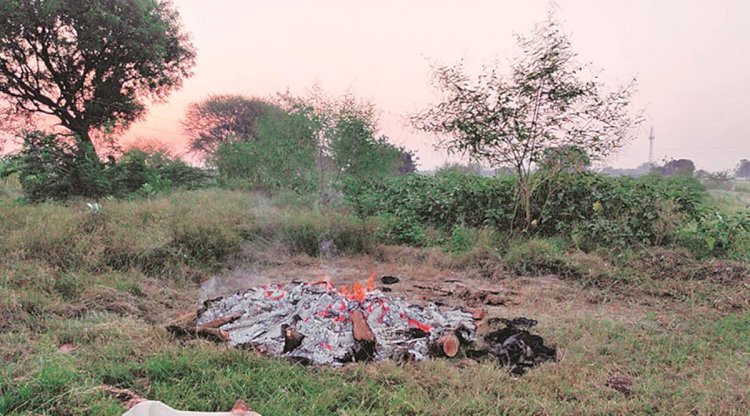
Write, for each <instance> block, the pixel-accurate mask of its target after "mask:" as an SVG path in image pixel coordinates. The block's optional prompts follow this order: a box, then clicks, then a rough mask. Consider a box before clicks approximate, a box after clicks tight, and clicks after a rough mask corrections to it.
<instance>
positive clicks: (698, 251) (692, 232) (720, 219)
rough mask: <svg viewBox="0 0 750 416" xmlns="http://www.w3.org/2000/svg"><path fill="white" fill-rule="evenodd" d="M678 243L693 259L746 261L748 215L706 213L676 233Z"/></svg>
mask: <svg viewBox="0 0 750 416" xmlns="http://www.w3.org/2000/svg"><path fill="white" fill-rule="evenodd" d="M678 243H679V244H680V245H682V246H683V247H686V248H688V249H689V250H690V251H691V252H692V253H693V254H694V255H696V256H698V257H700V258H704V257H728V258H732V259H736V260H744V261H747V260H749V259H750V213H749V212H739V213H735V214H727V213H723V212H721V211H718V210H706V211H705V212H702V213H701V215H700V217H699V218H696V219H695V220H693V221H690V222H688V223H687V224H685V225H684V226H683V227H682V228H680V230H679V232H678Z"/></svg>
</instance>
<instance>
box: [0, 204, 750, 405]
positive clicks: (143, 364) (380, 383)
mask: <svg viewBox="0 0 750 416" xmlns="http://www.w3.org/2000/svg"><path fill="white" fill-rule="evenodd" d="M252 198H254V197H250V196H246V195H242V194H235V193H229V192H226V193H222V194H221V195H216V194H213V193H200V192H198V193H191V194H184V195H175V196H172V197H170V198H164V199H159V200H154V201H148V202H111V203H104V204H103V205H104V207H103V214H102V215H100V216H99V217H95V216H92V215H90V214H89V213H87V212H86V208H85V205H84V204H83V203H81V204H72V205H71V206H56V205H41V206H36V207H20V208H19V207H12V208H11V207H0V209H2V215H3V219H4V221H3V222H2V223H1V225H0V227H2V231H3V235H4V239H3V241H2V243H0V252H1V253H2V254H3V256H4V259H7V261H4V262H3V264H2V265H0V362H2V363H3V365H2V366H0V414H9V415H22V414H50V415H52V414H60V415H84V414H90V415H94V414H95V415H120V414H122V413H123V412H124V410H125V407H124V405H123V403H122V402H121V401H120V400H119V399H118V398H117V397H116V395H113V394H111V393H110V392H108V390H107V389H106V388H104V387H102V386H113V387H116V388H120V389H128V390H130V391H133V392H135V393H136V394H138V395H139V396H142V397H144V398H146V399H149V400H159V401H162V402H164V403H166V404H168V405H169V406H172V407H174V408H179V409H186V410H188V409H189V410H204V411H217V410H226V409H229V408H231V407H232V405H233V404H234V403H235V402H236V401H237V400H238V399H242V400H244V401H246V402H247V403H248V404H249V405H250V406H251V407H252V408H253V409H254V410H256V411H257V412H259V413H261V414H263V415H308V414H309V415H331V414H334V415H379V414H380V415H421V414H431V415H471V414H482V415H484V414H529V415H531V414H535V415H536V414H706V415H709V414H711V415H716V414H727V415H732V414H736V415H741V414H747V412H748V409H750V387H748V386H750V341H748V339H750V338H749V336H748V334H750V301H749V299H750V280H748V277H747V275H746V274H744V272H742V271H737V270H735V269H732V267H731V265H725V264H721V263H711V264H697V263H692V262H691V261H692V260H689V259H686V258H684V257H682V254H681V253H679V252H667V251H664V252H652V253H650V254H649V252H644V253H641V254H640V256H641V257H640V262H639V264H638V267H640V269H638V270H641V271H643V274H642V275H638V277H637V278H636V277H630V278H626V277H622V278H621V280H618V279H616V278H611V279H609V280H606V281H604V280H602V281H600V282H599V283H597V284H589V283H586V284H584V283H582V282H580V281H577V280H575V279H570V278H565V277H560V276H558V275H552V274H547V275H535V276H518V275H516V274H514V273H512V272H510V271H508V270H507V268H505V267H504V265H503V262H502V261H501V259H498V258H494V257H492V256H489V255H487V253H485V252H476V253H470V254H462V255H454V254H449V253H445V252H443V251H441V250H440V249H439V248H430V249H424V248H410V247H394V246H381V245H377V246H375V247H373V248H372V249H370V250H368V252H367V253H362V254H353V253H340V254H339V255H337V256H335V257H332V258H325V256H322V255H321V256H317V257H311V256H308V255H306V254H300V253H299V252H295V251H294V250H291V249H289V247H288V244H287V245H286V246H285V245H284V244H281V243H279V242H278V241H267V240H264V239H263V238H240V239H238V240H236V241H237V244H238V246H239V247H240V250H239V251H236V252H234V254H232V253H228V254H227V256H228V257H227V256H224V257H223V260H222V261H221V263H216V262H214V261H213V258H198V257H196V256H195V255H193V254H191V253H193V251H190V250H189V248H190V247H188V246H187V244H189V243H188V241H196V240H199V241H201V242H202V244H204V246H202V248H203V249H204V250H206V249H205V247H217V246H218V243H217V242H216V241H217V240H219V239H222V238H223V239H226V240H231V241H235V240H232V239H233V238H234V234H232V232H231V230H236V229H241V230H246V229H247V228H250V227H249V226H248V225H247V224H246V223H245V221H246V220H245V218H246V217H248V210H247V206H248V205H253V204H255V205H253V206H254V208H253V210H252V215H253V216H254V218H255V222H254V223H253V224H252V226H253V227H270V225H268V224H265V225H263V224H261V225H258V224H259V223H260V222H261V221H260V220H259V218H261V214H259V211H258V210H259V208H258V205H257V203H256V202H254V200H253V199H252ZM216 201H221V205H219V204H218V203H217V202H216ZM164 230H169V231H168V232H167V231H164ZM217 230H220V231H217ZM243 232H245V231H242V232H240V233H239V234H242V233H243ZM160 233H162V234H160ZM268 234H270V233H267V234H266V235H268ZM207 235H208V236H209V237H206V236H207ZM167 236H168V237H169V238H167ZM183 237H184V238H183ZM187 237H191V238H190V239H188V238H187ZM165 241H166V242H169V244H174V246H170V247H180V250H182V251H176V252H177V253H179V254H180V256H182V255H183V254H184V257H175V256H172V257H168V256H167V254H169V253H172V252H168V251H166V249H164V248H163V247H166V244H167V243H165ZM178 244H182V245H178ZM212 244H213V245H212ZM185 247H187V248H185ZM160 250H164V251H160ZM175 250H176V249H175ZM215 250H218V249H215ZM202 252H205V251H201V253H202ZM160 256H161V257H160ZM170 256H171V254H170ZM191 256H192V257H191ZM218 257H219V256H216V258H218ZM165 258H166V259H167V260H164V259H165ZM592 267H593V266H592ZM699 271H700V273H701V274H700V276H698V275H697V274H698V272H699ZM704 271H705V272H704ZM372 272H376V274H377V276H379V277H380V276H383V275H389V276H395V277H398V278H399V282H398V283H395V284H392V285H388V288H390V289H391V292H390V293H392V294H393V295H398V296H402V297H404V298H405V299H409V300H410V301H414V302H420V301H424V300H432V301H439V302H441V303H444V304H446V305H465V306H470V307H478V308H483V309H485V310H486V311H487V317H486V319H490V318H494V317H497V318H512V317H516V316H525V317H529V318H533V319H535V320H537V321H538V322H539V323H538V325H537V326H536V327H535V328H534V331H535V332H536V333H539V334H542V335H543V336H544V339H545V342H549V343H550V344H554V345H555V346H556V347H557V355H558V359H557V361H556V362H549V363H544V364H541V365H539V366H537V367H535V368H533V369H532V370H530V371H528V372H527V373H526V374H525V375H523V376H521V377H518V376H515V375H513V374H510V373H509V372H508V371H507V370H506V369H504V368H503V367H502V366H500V365H499V364H498V363H496V362H492V361H483V362H477V361H475V360H468V359H464V358H462V357H457V358H454V359H450V360H447V359H439V360H428V361H425V362H419V363H407V364H403V363H395V362H392V361H387V360H386V361H382V362H376V363H355V364H350V365H346V366H344V367H343V368H324V367H316V366H301V365H297V364H292V363H290V362H288V361H286V360H283V359H278V358H270V357H267V356H265V355H263V354H261V353H259V352H257V351H252V350H240V349H236V348H229V347H227V346H226V345H223V344H221V343H215V342H213V341H211V340H206V339H202V338H184V339H177V338H175V337H174V336H173V335H172V334H170V332H169V331H167V329H166V328H165V326H166V323H167V322H169V321H170V320H171V319H174V318H175V317H176V316H179V315H180V314H181V313H184V312H185V311H195V310H197V308H198V307H199V306H200V302H201V301H203V300H205V299H209V298H212V297H216V296H224V295H229V294H231V293H234V292H236V291H238V290H241V289H244V288H247V287H251V286H257V285H263V284H268V283H288V282H292V281H311V280H316V279H320V278H322V277H325V276H328V277H329V278H330V279H331V280H332V281H333V282H334V283H335V284H337V285H352V284H353V283H355V282H362V281H365V280H366V279H367V277H368V276H369V275H370V273H372ZM688 275H689V276H688Z"/></svg>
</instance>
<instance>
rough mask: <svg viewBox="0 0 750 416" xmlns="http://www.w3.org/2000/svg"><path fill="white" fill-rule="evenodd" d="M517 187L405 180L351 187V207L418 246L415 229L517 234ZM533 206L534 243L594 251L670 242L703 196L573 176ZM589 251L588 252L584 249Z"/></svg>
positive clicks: (693, 188) (548, 182)
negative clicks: (557, 242)
mask: <svg viewBox="0 0 750 416" xmlns="http://www.w3.org/2000/svg"><path fill="white" fill-rule="evenodd" d="M516 185H517V180H516V178H514V177H511V176H504V177H499V178H487V177H481V176H478V175H474V174H462V173H458V172H447V173H444V174H441V175H438V176H436V177H428V176H423V175H407V176H403V177H398V178H393V179H389V180H386V181H384V182H379V183H374V182H372V183H350V184H348V186H347V187H346V188H345V193H346V197H347V200H348V202H349V203H350V204H351V205H352V206H353V208H354V209H355V211H356V212H357V213H358V214H359V215H360V216H363V217H367V216H382V215H383V214H387V215H386V218H387V219H388V221H387V223H388V224H389V226H390V227H391V229H392V230H393V232H390V233H389V234H388V235H390V236H394V235H396V236H398V235H400V236H408V235H409V234H410V233H411V234H413V235H412V236H411V237H407V238H391V239H390V240H391V241H394V242H400V243H409V241H419V239H420V238H421V237H419V226H432V227H435V228H438V229H441V230H444V231H446V232H452V230H453V229H454V228H455V227H471V228H482V227H492V228H495V229H498V230H499V231H507V230H519V229H521V227H522V224H523V218H522V210H521V209H519V208H518V207H517V206H516V203H515V201H516V198H515V192H516ZM535 186H537V187H538V190H537V192H535V198H534V199H533V200H532V212H533V218H534V219H535V221H534V222H533V224H532V225H534V227H533V228H532V229H531V230H529V231H530V232H531V233H533V234H536V235H539V236H557V235H565V236H575V238H576V239H577V240H578V241H580V242H588V243H590V244H591V245H593V246H595V245H599V244H601V245H628V244H634V243H638V244H647V245H653V244H660V243H666V242H669V241H671V239H672V238H673V234H674V232H675V231H676V228H677V224H678V223H679V222H680V221H681V220H682V219H683V218H687V219H691V218H695V217H696V216H697V215H698V212H699V206H700V204H701V202H702V200H703V197H704V191H703V188H702V187H701V185H700V184H699V183H698V182H697V181H696V180H694V179H691V178H660V177H656V176H648V177H643V178H629V177H623V178H612V177H608V176H603V175H598V174H593V173H570V174H562V175H559V176H557V177H556V178H555V179H554V180H552V179H537V182H536V184H535ZM587 248H592V247H587Z"/></svg>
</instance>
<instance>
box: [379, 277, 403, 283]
mask: <svg viewBox="0 0 750 416" xmlns="http://www.w3.org/2000/svg"><path fill="white" fill-rule="evenodd" d="M380 281H381V282H383V284H384V285H394V284H396V283H398V282H400V281H401V279H399V278H398V277H396V276H383V277H381V278H380Z"/></svg>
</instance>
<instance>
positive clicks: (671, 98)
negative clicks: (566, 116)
mask: <svg viewBox="0 0 750 416" xmlns="http://www.w3.org/2000/svg"><path fill="white" fill-rule="evenodd" d="M175 5H176V7H177V9H178V10H179V12H180V13H181V15H182V19H183V22H184V25H185V28H186V29H187V30H188V31H189V32H191V33H192V36H193V42H194V44H195V47H196V49H197V51H198V60H197V65H196V67H195V75H194V76H193V77H192V78H190V79H188V80H186V82H185V85H184V87H183V88H182V89H181V90H179V91H177V92H175V93H173V94H172V95H171V97H170V99H169V101H168V102H167V103H165V104H159V105H154V106H153V107H152V108H151V110H150V113H149V116H148V118H147V119H146V120H145V121H143V122H141V123H139V124H137V125H135V126H134V127H133V128H132V129H131V130H130V132H129V133H128V135H127V138H128V139H129V140H132V139H134V138H156V139H159V140H162V141H166V142H171V143H174V146H175V147H176V148H181V147H183V146H184V139H183V137H182V135H181V131H180V125H179V120H180V119H181V118H182V117H183V114H184V111H185V107H186V106H187V104H188V103H190V102H193V101H197V100H200V99H202V98H204V97H206V96H207V95H209V94H218V93H236V94H244V95H249V96H258V97H264V96H270V95H273V94H275V93H276V92H279V91H284V90H286V89H289V90H290V91H291V92H292V93H296V94H304V93H305V91H306V90H307V89H308V88H310V87H311V86H312V85H313V84H315V83H316V82H317V83H319V84H320V85H321V86H322V87H323V88H324V89H325V90H326V91H327V92H328V93H330V94H341V93H343V92H345V91H346V90H351V91H352V92H354V93H355V94H356V95H358V96H360V97H362V98H364V99H367V100H370V101H372V102H373V103H375V105H376V106H377V107H378V108H379V109H380V110H381V115H380V120H381V128H382V129H381V130H382V133H384V134H386V135H388V136H389V137H391V138H392V140H393V141H394V142H396V143H398V144H402V145H405V146H406V147H408V148H411V149H414V150H416V151H417V153H418V155H419V157H420V167H421V168H422V169H430V168H433V167H435V166H436V165H439V164H442V163H443V162H445V161H446V160H447V157H446V155H445V154H444V153H443V152H436V151H434V150H433V149H432V142H431V140H430V138H429V137H427V136H424V135H421V134H418V133H415V132H413V131H412V130H411V129H409V128H408V127H407V126H406V125H405V123H404V117H405V116H407V115H409V114H411V113H413V112H415V111H417V110H419V109H422V108H424V107H425V106H426V105H428V104H429V103H430V102H431V101H432V100H433V99H434V97H435V93H434V91H433V89H432V87H431V85H430V63H431V62H437V63H442V64H452V63H455V62H457V61H458V60H459V59H462V58H463V59H465V60H466V62H467V64H468V67H469V68H470V69H471V68H479V67H480V66H481V65H482V64H484V63H491V62H493V61H495V60H498V61H499V62H501V63H504V62H505V61H506V60H507V59H509V58H510V57H511V56H512V55H513V54H514V52H515V41H514V38H513V33H521V34H526V33H529V32H530V31H531V29H532V28H533V26H534V24H535V23H536V22H539V21H541V20H543V19H544V18H545V15H546V10H547V8H548V5H549V3H548V2H547V1H546V0H526V1H510V0H503V1H499V0H496V1H470V0H467V1H462V2H459V1H436V0H432V1H421V0H419V1H414V0H410V1H406V0H401V1H391V0H381V1H377V2H359V1H352V0H348V1H343V0H342V1H334V0H329V1H326V0H318V1H303V0H284V1H248V0H213V1H205V0H175ZM557 8H558V13H557V14H558V17H559V19H560V20H561V21H562V22H563V25H564V27H565V29H566V31H567V32H568V33H569V34H570V35H571V41H572V43H573V48H574V50H576V51H577V52H578V53H579V57H580V60H581V61H583V62H592V63H593V64H594V66H595V67H597V68H599V69H601V70H603V76H604V79H605V80H606V81H607V82H613V83H617V82H624V81H627V80H628V79H629V78H630V77H632V76H634V75H635V76H637V78H638V81H639V85H640V87H639V93H638V95H637V96H636V99H635V105H636V107H639V108H645V109H646V117H647V122H646V124H645V125H644V126H643V128H642V131H641V132H640V135H639V137H638V139H636V140H635V141H634V142H633V143H631V144H630V145H629V146H628V147H627V148H626V149H625V150H623V151H622V152H620V153H619V154H618V155H617V156H615V157H613V158H612V159H611V160H610V164H612V165H615V166H621V167H631V166H636V165H638V164H640V163H643V162H645V161H647V158H648V140H647V136H648V127H650V126H653V127H654V128H655V131H656V142H655V152H654V153H655V156H656V159H661V158H663V157H674V158H681V157H686V158H690V159H692V160H694V161H695V162H696V165H697V166H698V168H703V169H708V170H720V169H728V168H732V167H734V165H735V164H736V163H737V162H738V161H739V159H741V158H747V159H750V140H749V139H750V133H749V132H750V117H748V115H749V114H750V76H748V75H747V73H748V70H747V68H748V67H749V66H750V25H748V24H747V22H748V21H750V1H746V0H734V1H732V0H712V1H708V0H705V1H703V0H690V1H685V0H683V1H677V0H658V1H656V0H635V1H622V0H617V1H615V0H597V1H593V0H590V1H585V0H559V1H557Z"/></svg>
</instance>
